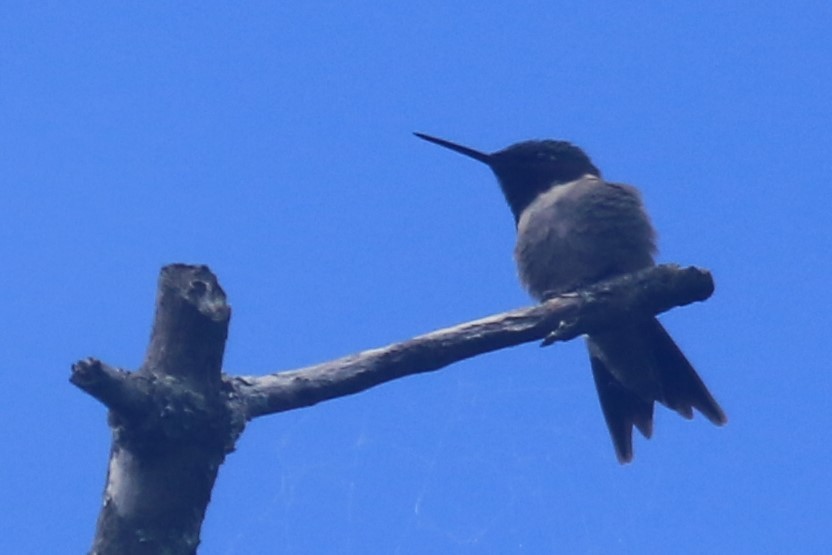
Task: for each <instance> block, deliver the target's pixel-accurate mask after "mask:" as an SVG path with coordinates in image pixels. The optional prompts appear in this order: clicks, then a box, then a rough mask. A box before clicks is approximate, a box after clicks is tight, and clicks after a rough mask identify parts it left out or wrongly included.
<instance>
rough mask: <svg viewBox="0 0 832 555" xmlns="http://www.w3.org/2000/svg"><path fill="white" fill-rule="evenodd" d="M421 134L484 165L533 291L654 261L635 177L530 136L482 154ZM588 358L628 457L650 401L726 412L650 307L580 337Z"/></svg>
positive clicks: (574, 284)
mask: <svg viewBox="0 0 832 555" xmlns="http://www.w3.org/2000/svg"><path fill="white" fill-rule="evenodd" d="M414 134H415V135H416V136H417V137H419V138H420V139H423V140H425V141H428V142H431V143H434V144H436V145H439V146H442V147H445V148H447V149H450V150H453V151H455V152H457V153H460V154H463V155H465V156H467V157H468V158H473V159H474V160H477V161H479V162H482V163H484V164H485V165H487V166H488V167H489V168H490V169H491V171H492V172H493V173H494V175H495V176H496V177H497V181H498V182H499V185H500V189H501V191H502V193H503V196H504V197H505V200H506V202H507V204H508V206H509V209H510V210H511V213H512V215H513V216H514V223H515V227H516V231H517V241H516V244H515V249H514V258H515V262H516V263H517V270H518V275H519V278H520V281H521V283H522V285H523V286H524V287H525V289H526V290H527V291H528V293H529V294H530V295H531V296H532V297H533V298H535V299H536V300H538V301H545V300H547V299H550V298H553V297H555V296H558V295H563V294H565V293H569V292H574V291H576V290H579V289H581V288H583V287H586V286H589V285H592V284H594V283H597V282H599V281H603V280H605V279H609V278H612V277H614V276H618V275H622V274H627V273H631V272H635V271H638V270H641V269H644V268H648V267H651V266H654V265H655V259H654V256H655V254H656V250H657V249H656V232H655V230H654V229H653V225H652V223H651V221H650V218H649V216H648V215H647V212H646V211H645V209H644V206H643V203H642V200H641V195H640V193H639V192H638V190H637V189H636V188H635V187H632V186H630V185H626V184H622V183H613V182H609V181H605V180H604V178H603V177H602V176H601V172H600V170H599V169H598V168H597V167H596V166H595V164H593V162H592V160H591V159H590V158H589V156H588V155H587V154H586V153H585V152H584V151H583V150H582V149H581V148H580V147H578V146H576V145H574V144H572V143H571V142H569V141H564V140H528V141H523V142H519V143H515V144H512V145H510V146H508V147H506V148H504V149H502V150H499V151H497V152H493V153H491V154H487V153H484V152H480V151H478V150H475V149H472V148H469V147H467V146H463V145H460V144H457V143H453V142H451V141H447V140H445V139H440V138H438V137H434V136H431V135H426V134H424V133H418V132H416V133H414ZM586 345H587V349H588V351H589V359H590V367H591V369H592V376H593V379H594V382H595V388H596V390H597V393H598V399H599V402H600V405H601V411H602V413H603V416H604V420H605V421H606V424H607V428H608V430H609V433H610V437H611V439H612V443H613V447H614V448H615V454H616V457H617V459H618V461H619V462H620V463H621V464H626V463H629V462H631V461H632V460H633V439H632V436H633V427H635V428H636V429H638V431H639V432H641V434H642V435H643V436H644V437H645V438H648V439H649V438H650V437H651V436H652V434H653V408H654V404H655V403H656V402H658V403H661V404H662V405H664V406H666V407H668V408H669V409H672V410H674V411H676V412H677V413H679V414H680V415H681V416H682V417H684V418H686V419H691V418H693V409H696V410H698V411H699V412H700V413H701V414H703V415H704V416H705V417H706V418H707V419H708V420H710V421H711V422H713V423H714V424H715V425H717V426H721V425H723V424H725V423H726V422H727V418H726V416H725V412H724V411H723V410H722V408H721V407H720V406H719V404H718V403H717V402H716V400H715V399H714V397H713V396H712V395H711V393H710V391H708V388H707V387H706V386H705V384H704V382H703V381H702V379H701V378H700V377H699V375H698V374H697V373H696V370H694V368H693V366H692V365H691V363H690V362H689V361H688V359H687V358H686V357H685V355H684V354H683V353H682V351H681V349H680V348H679V347H678V346H677V345H676V343H675V342H674V341H673V339H672V338H671V337H670V334H668V332H667V331H666V330H665V328H664V327H663V326H662V324H661V323H660V322H659V321H658V319H657V318H656V317H655V316H652V315H642V316H634V317H633V318H632V319H630V320H627V321H626V322H625V323H622V324H620V325H618V324H616V326H615V327H613V328H611V329H609V330H604V331H600V332H593V333H591V334H590V335H588V336H587V338H586Z"/></svg>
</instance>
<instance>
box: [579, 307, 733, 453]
mask: <svg viewBox="0 0 832 555" xmlns="http://www.w3.org/2000/svg"><path fill="white" fill-rule="evenodd" d="M587 346H588V348H589V357H590V362H591V364H592V375H593V377H594V378H595V387H596V389H597V390H598V398H599V400H600V402H601V409H602V411H603V412H604V419H605V420H606V422H607V427H608V428H609V431H610V436H611V437H612V441H613V444H614V446H615V453H616V455H617V457H618V460H619V462H621V463H627V462H630V461H631V460H632V458H633V441H632V434H633V426H635V427H636V428H638V430H639V431H640V432H641V433H642V435H644V436H645V437H647V438H649V437H650V435H651V434H652V432H653V402H654V401H658V402H660V403H662V404H663V405H665V406H666V407H668V408H671V409H673V410H675V411H676V412H678V413H679V414H680V415H682V416H683V417H685V418H693V409H697V410H698V411H699V412H701V413H702V414H704V415H705V416H706V417H707V418H708V419H709V420H710V421H711V422H713V423H714V424H716V425H722V424H724V423H725V422H726V421H727V420H726V418H725V413H724V412H723V411H722V408H720V406H719V404H718V403H717V402H716V400H715V399H714V398H713V396H712V395H711V393H710V392H709V391H708V388H707V387H705V384H704V383H703V382H702V379H701V378H700V377H699V375H698V374H697V373H696V371H695V370H694V369H693V366H691V364H690V362H688V359H687V358H685V355H684V354H683V353H682V351H681V350H680V349H679V347H677V346H676V343H675V342H674V341H673V339H672V338H671V337H670V335H669V334H668V333H667V331H666V330H665V329H664V327H663V326H662V325H661V324H660V323H659V321H658V320H657V319H656V318H653V317H651V318H646V319H643V320H642V319H640V320H639V321H638V322H635V323H633V324H630V325H628V326H626V327H622V328H617V329H615V330H612V331H608V332H603V333H600V334H593V335H592V336H590V337H589V338H588V339H587Z"/></svg>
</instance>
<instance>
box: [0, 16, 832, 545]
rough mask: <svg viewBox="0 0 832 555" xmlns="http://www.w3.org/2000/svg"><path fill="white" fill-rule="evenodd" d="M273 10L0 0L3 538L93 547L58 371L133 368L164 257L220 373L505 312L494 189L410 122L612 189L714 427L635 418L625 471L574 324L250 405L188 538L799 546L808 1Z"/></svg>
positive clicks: (815, 464) (820, 418)
mask: <svg viewBox="0 0 832 555" xmlns="http://www.w3.org/2000/svg"><path fill="white" fill-rule="evenodd" d="M283 4H285V5H281V4H279V3H267V2H249V3H246V5H245V6H237V5H235V6H231V5H229V4H227V3H219V2H202V3H199V5H196V4H194V5H192V6H186V5H178V6H174V5H170V4H169V3H127V4H125V5H121V6H120V7H119V8H118V9H116V8H114V7H112V6H110V5H108V6H106V7H105V6H104V5H99V4H94V3H85V2H77V3H76V2H66V3H64V2H42V3H38V4H34V3H26V4H25V6H24V5H23V4H22V3H21V4H18V5H10V4H5V5H4V6H3V7H2V8H0V153H2V154H0V214H1V215H2V221H3V225H2V226H0V256H2V259H3V260H5V261H6V268H5V271H4V272H3V289H4V290H5V292H6V293H5V294H6V300H5V301H4V303H3V308H2V312H0V314H2V315H3V317H4V320H5V326H4V328H5V329H4V333H3V339H2V345H3V347H2V350H3V353H4V357H3V363H2V365H3V368H2V371H0V387H2V390H3V391H5V392H6V394H5V395H4V400H3V403H2V404H1V405H0V407H1V408H0V416H2V421H3V422H4V426H3V427H2V429H3V431H2V432H0V434H2V442H3V445H4V456H3V457H2V458H0V491H2V492H3V493H2V495H0V516H1V517H2V520H3V522H4V530H5V531H4V533H3V534H2V537H0V551H2V552H4V553H80V552H84V550H86V549H87V548H88V547H89V545H90V540H91V538H92V534H93V529H94V524H95V518H96V515H97V512H98V507H99V503H100V500H101V490H102V486H103V482H104V472H105V466H106V462H107V455H108V448H109V433H108V429H107V426H106V414H105V410H104V409H103V407H102V406H100V405H99V404H97V403H96V402H95V401H93V400H92V399H91V398H89V397H87V396H85V395H84V394H82V393H81V392H80V391H78V390H76V389H75V388H74V387H72V386H71V385H70V384H69V383H68V382H67V378H68V376H69V367H70V365H71V363H72V362H74V361H75V360H77V359H79V358H82V357H85V356H96V357H98V358H101V359H102V360H105V361H106V362H108V363H110V364H114V365H117V366H121V367H125V368H135V367H137V366H138V365H139V363H140V362H141V360H142V357H143V354H144V349H145V347H146V341H147V338H148V336H149V326H150V322H151V317H152V309H153V301H154V294H155V287H156V278H157V275H158V271H159V268H160V267H161V266H162V265H163V264H166V263H171V262H192V263H205V264H208V265H209V266H210V267H211V268H212V269H213V270H214V271H215V272H216V273H217V275H218V276H219V279H220V282H221V284H222V285H223V287H224V288H225V290H226V292H227V293H228V295H229V299H230V302H231V304H232V306H233V310H234V313H233V318H232V323H231V332H230V339H229V342H228V348H227V357H226V361H225V367H226V370H227V371H228V372H229V373H234V374H264V373H269V372H274V371H279V370H287V369H292V368H296V367H300V366H303V365H307V364H312V363H315V362H319V361H323V360H328V359H332V358H335V357H338V356H342V355H345V354H349V353H352V352H356V351H360V350H363V349H367V348H371V347H376V346H381V345H385V344H388V343H391V342H395V341H399V340H403V339H406V338H408V337H411V336H413V335H416V334H419V333H423V332H427V331H430V330H433V329H437V328H440V327H445V326H449V325H452V324H456V323H460V322H463V321H467V320H471V319H474V318H477V317H481V316H485V315H489V314H492V313H496V312H500V311H503V310H507V309H511V308H515V307H518V306H523V305H526V304H528V303H529V302H530V301H529V299H528V298H527V297H526V296H525V294H524V293H523V291H522V290H521V289H520V287H519V286H518V285H517V282H516V276H515V269H514V266H513V261H512V257H511V251H512V246H513V241H514V237H513V233H514V229H513V222H512V219H511V216H510V213H509V211H508V208H507V207H506V206H505V204H504V203H503V201H502V198H501V196H500V193H499V190H498V188H497V185H496V182H495V181H494V179H493V177H492V176H491V175H490V173H489V172H488V171H487V169H486V168H484V167H482V166H480V165H479V164H476V163H474V162H470V161H467V160H465V159H464V158H462V157H459V156H455V155H451V154H450V153H448V152H446V151H443V150H442V149H439V148H437V147H435V146H432V145H429V144H427V143H424V142H421V141H419V140H417V139H415V138H414V137H413V136H412V135H411V132H412V131H416V130H418V131H424V132H427V133H431V134H435V135H439V136H442V137H446V138H448V139H451V140H454V141H458V142H461V143H465V144H468V145H470V146H472V147H475V148H479V149H482V150H485V151H492V150H497V149H499V148H502V147H504V146H506V145H508V144H510V143H513V142H516V141H519V140H523V139H529V138H565V139H569V140H572V141H574V142H576V143H577V144H579V145H581V146H583V147H584V148H585V149H586V150H587V152H588V153H589V154H590V155H591V156H592V157H593V160H594V161H595V163H596V164H597V165H598V166H599V167H600V168H601V169H602V170H603V172H604V175H605V176H607V177H608V178H610V179H612V180H617V181H623V182H628V183H632V184H634V185H637V186H638V187H639V188H640V189H641V190H642V192H643V195H644V199H645V203H646V205H647V208H648V209H649V211H650V212H651V214H652V217H653V220H654V223H655V224H656V226H657V228H658V230H659V234H660V248H661V255H660V259H661V260H662V261H665V262H676V263H680V264H693V265H698V266H702V267H706V268H709V269H711V270H712V271H713V273H714V276H715V279H716V284H717V291H716V294H715V295H714V297H713V298H712V299H711V300H709V301H708V302H706V303H704V304H698V305H694V306H690V307H687V308H683V309H677V310H675V311H673V312H672V313H670V314H668V315H666V316H665V317H663V321H664V322H665V324H666V325H667V327H668V328H669V329H670V331H671V332H672V334H673V335H674V337H675V338H676V340H677V341H678V343H679V344H680V345H681V346H682V348H683V349H684V350H685V352H686V353H687V354H688V356H689V358H690V359H691V360H692V361H693V362H694V364H695V366H696V367H697V369H698V370H699V372H700V374H701V375H702V377H703V378H704V380H705V381H706V383H707V384H708V386H709V387H710V389H711V391H712V392H713V393H714V395H715V396H716V397H717V399H718V400H719V401H720V403H721V404H722V406H723V407H724V408H725V410H726V412H727V413H728V417H729V424H728V425H727V426H726V427H724V428H716V427H713V426H712V425H710V424H709V423H708V422H707V421H706V420H705V419H704V418H702V417H701V416H700V417H697V418H696V419H694V420H693V421H692V422H688V421H684V420H682V419H680V418H678V417H677V416H676V415H675V414H673V413H671V412H669V411H667V410H665V409H659V410H658V411H657V422H656V430H655V435H654V438H653V439H652V440H650V441H645V440H643V439H641V438H638V439H637V440H636V445H635V450H636V458H635V461H634V463H633V464H631V465H629V466H627V467H621V466H619V465H618V464H617V463H616V461H615V457H614V454H613V450H612V447H611V444H610V441H609V438H608V436H607V431H606V429H605V427H604V423H603V418H602V416H601V413H600V409H599V406H598V402H597V399H596V396H595V391H594V387H593V384H592V378H591V374H590V370H589V364H588V361H587V360H586V356H585V353H584V346H583V345H582V344H581V342H580V341H574V342H572V343H570V344H561V345H556V346H554V347H551V348H549V349H539V348H537V347H536V346H535V345H525V346H521V347H518V348H514V349H509V350H505V351H502V352H499V353H495V354H491V355H487V356H482V357H478V358H475V359H473V360H470V361H466V362H464V363H462V364H458V365H455V366H453V367H451V368H448V369H446V370H444V371H442V372H439V373H435V374H431V375H425V376H418V377H413V378H409V379H405V380H400V381H398V382H395V383H392V384H388V385H384V386H382V387H379V388H377V389H374V390H371V391H369V392H366V393H364V394H361V395H357V396H353V397H349V398H344V399H339V400H336V401H333V402H329V403H326V404H323V405H320V406H317V407H313V408H309V409H304V410H299V411H295V412H292V413H287V414H282V415H277V416H272V417H269V418H267V419H261V420H258V421H255V422H253V423H252V424H250V426H249V428H248V429H247V431H246V434H245V435H244V436H243V438H242V440H241V441H240V443H239V445H238V451H237V452H236V453H234V454H233V455H231V456H230V457H229V458H228V460H227V462H226V464H225V466H224V467H223V469H222V471H221V473H220V477H219V480H218V483H217V487H216V489H215V492H214V500H213V503H212V504H211V506H210V508H209V512H208V516H207V519H206V522H205V526H204V529H203V545H202V549H201V553H203V554H238V553H239V554H243V553H246V554H248V553H274V552H281V553H301V554H302V553H356V554H364V553H391V554H392V553H395V554H411V553H412V554H420V553H454V554H455V553H554V552H562V553H611V552H620V553H636V552H637V553H665V552H667V551H668V550H672V551H675V552H679V553H703V552H712V553H729V552H746V553H748V552H761V553H765V552H768V553H776V552H786V551H789V552H802V553H820V552H822V551H823V550H824V548H828V545H829V543H830V539H831V538H830V531H829V530H830V524H832V523H831V522H830V520H829V518H830V517H829V515H830V513H832V510H831V509H832V507H830V501H829V500H830V497H832V491H830V490H832V488H830V481H829V479H828V475H829V461H830V460H832V449H830V445H829V443H830V432H829V430H830V429H831V428H832V409H830V405H829V403H830V401H829V398H830V395H829V391H830V386H832V383H831V382H832V380H830V368H829V354H828V353H829V349H828V348H827V345H828V342H829V341H830V330H832V325H831V324H832V316H830V314H832V310H830V309H832V294H831V293H830V287H829V285H828V280H829V275H830V273H832V263H830V253H832V225H830V218H829V206H830V201H832V195H830V192H829V186H828V185H827V184H826V182H827V180H828V179H829V176H830V174H832V163H830V144H831V143H830V129H831V128H832V126H831V125H830V124H832V109H830V100H829V99H830V98H832V76H831V74H830V72H829V60H830V57H832V38H830V37H832V35H830V33H829V31H828V30H829V26H830V24H832V17H830V16H832V8H830V7H829V5H828V3H825V2H796V3H791V4H789V5H788V8H786V7H785V5H784V4H782V3H780V2H756V3H746V2H720V3H716V2H703V3H697V4H696V5H694V3H682V2H674V3H669V2H668V3H662V4H660V3H636V4H634V3H632V2H605V3H603V4H601V3H587V2H521V3H517V4H514V5H512V6H510V7H509V6H508V5H507V4H505V3H498V2H485V3H479V4H477V5H476V6H474V5H471V4H470V3H469V4H468V5H464V4H463V3H450V4H449V3H440V2H424V3H418V4H413V3H411V4H408V5H395V4H391V3H388V2H364V3H355V5H351V4H350V3H340V2H308V3H283ZM292 4H298V5H292ZM301 4H303V5H301Z"/></svg>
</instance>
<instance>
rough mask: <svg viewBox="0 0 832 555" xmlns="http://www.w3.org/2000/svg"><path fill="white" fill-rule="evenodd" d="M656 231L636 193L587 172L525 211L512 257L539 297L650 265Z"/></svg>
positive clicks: (525, 283)
mask: <svg viewBox="0 0 832 555" xmlns="http://www.w3.org/2000/svg"><path fill="white" fill-rule="evenodd" d="M655 250H656V247H655V234H654V232H653V228H652V226H651V225H650V220H649V218H648V216H647V214H646V213H645V212H644V208H643V206H642V204H641V197H640V195H639V194H638V191H637V190H636V189H635V188H633V187H630V186H628V185H620V184H615V183H606V182H604V181H603V180H601V179H600V178H598V177H595V176H591V175H586V176H584V177H582V178H581V179H579V180H577V181H573V182H571V183H567V184H564V185H556V186H554V187H552V188H551V189H550V190H549V191H547V192H546V193H544V194H542V195H540V196H539V197H538V198H537V199H535V201H534V202H533V203H532V204H530V205H529V207H528V208H526V210H524V211H523V213H522V215H521V217H520V221H519V222H518V224H517V245H516V247H515V251H514V255H515V259H516V261H517V268H518V272H519V274H520V280H521V281H522V283H523V285H524V286H525V287H526V289H528V291H529V293H531V294H532V295H533V296H534V297H536V298H542V297H544V296H547V295H549V294H553V293H562V292H566V291H571V290H574V289H576V288H578V287H580V286H583V285H587V284H590V283H593V282H596V281H599V280H601V279H604V278H607V277H610V276H613V275H616V274H621V273H626V272H632V271H634V270H638V269H641V268H645V267H647V266H651V265H652V264H653V263H654V262H653V253H654V252H655Z"/></svg>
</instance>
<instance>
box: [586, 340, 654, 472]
mask: <svg viewBox="0 0 832 555" xmlns="http://www.w3.org/2000/svg"><path fill="white" fill-rule="evenodd" d="M589 361H590V362H591V363H592V377H593V378H595V389H596V390H598V399H599V400H600V401H601V410H602V411H603V413H604V420H606V421H607V428H608V429H609V431H610V437H611V438H612V443H613V445H614V446H615V455H616V457H618V462H620V463H621V464H625V463H628V462H630V461H632V460H633V426H635V427H636V428H638V430H639V431H640V432H641V433H642V435H643V436H644V437H646V438H649V437H650V436H651V435H653V402H652V401H650V402H648V401H645V400H644V399H642V398H641V397H639V396H638V395H636V394H635V393H633V392H632V391H631V390H629V389H627V388H626V387H624V386H623V385H621V382H619V381H618V380H616V379H615V377H614V376H613V375H612V374H610V372H609V370H608V369H607V367H606V365H605V364H604V362H603V361H602V360H601V359H600V358H598V357H596V356H593V355H592V354H590V357H589Z"/></svg>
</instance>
